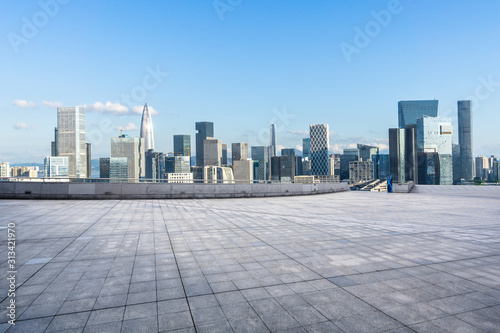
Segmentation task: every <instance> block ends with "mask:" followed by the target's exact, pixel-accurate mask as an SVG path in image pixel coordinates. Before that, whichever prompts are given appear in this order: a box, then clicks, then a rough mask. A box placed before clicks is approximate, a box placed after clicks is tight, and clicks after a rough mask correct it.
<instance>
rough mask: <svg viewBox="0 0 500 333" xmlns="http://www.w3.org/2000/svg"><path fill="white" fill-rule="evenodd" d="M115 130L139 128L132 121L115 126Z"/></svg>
mask: <svg viewBox="0 0 500 333" xmlns="http://www.w3.org/2000/svg"><path fill="white" fill-rule="evenodd" d="M115 129H116V130H118V131H137V130H138V129H139V127H138V126H136V125H135V124H134V123H132V122H129V123H128V124H127V126H125V127H123V126H117V127H115Z"/></svg>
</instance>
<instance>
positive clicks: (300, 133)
mask: <svg viewBox="0 0 500 333" xmlns="http://www.w3.org/2000/svg"><path fill="white" fill-rule="evenodd" d="M287 133H289V134H292V135H296V136H299V137H301V138H306V137H309V131H297V130H289V131H287Z"/></svg>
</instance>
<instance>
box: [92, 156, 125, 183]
mask: <svg viewBox="0 0 500 333" xmlns="http://www.w3.org/2000/svg"><path fill="white" fill-rule="evenodd" d="M99 178H103V179H109V181H110V182H127V179H128V159H127V158H126V157H102V158H100V159H99Z"/></svg>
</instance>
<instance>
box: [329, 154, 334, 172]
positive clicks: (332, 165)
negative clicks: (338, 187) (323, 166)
mask: <svg viewBox="0 0 500 333" xmlns="http://www.w3.org/2000/svg"><path fill="white" fill-rule="evenodd" d="M328 162H329V163H330V167H329V169H328V175H329V176H335V155H334V154H332V155H330V159H329V161H328Z"/></svg>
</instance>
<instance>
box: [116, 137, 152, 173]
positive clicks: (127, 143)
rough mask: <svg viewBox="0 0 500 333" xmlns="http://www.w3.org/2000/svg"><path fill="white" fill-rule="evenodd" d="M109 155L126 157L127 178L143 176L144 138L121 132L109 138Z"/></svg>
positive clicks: (144, 170) (144, 169)
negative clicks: (115, 136)
mask: <svg viewBox="0 0 500 333" xmlns="http://www.w3.org/2000/svg"><path fill="white" fill-rule="evenodd" d="M111 157H126V158H127V166H128V178H129V179H134V180H135V181H138V179H139V178H142V177H145V175H146V168H145V152H144V139H143V138H131V137H129V136H128V135H126V134H122V135H120V136H119V137H117V138H111Z"/></svg>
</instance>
